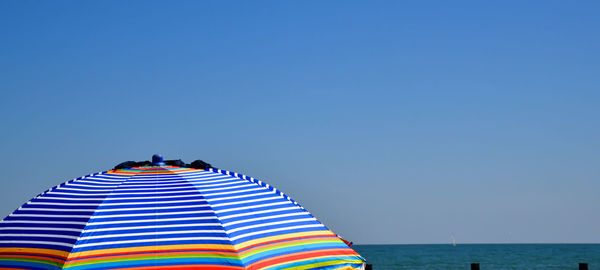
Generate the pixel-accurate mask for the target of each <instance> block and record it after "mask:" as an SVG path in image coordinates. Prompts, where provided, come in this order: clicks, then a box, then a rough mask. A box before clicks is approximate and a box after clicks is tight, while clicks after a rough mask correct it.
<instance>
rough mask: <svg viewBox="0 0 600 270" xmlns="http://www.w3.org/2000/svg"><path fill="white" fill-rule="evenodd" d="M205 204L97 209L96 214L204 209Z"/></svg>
mask: <svg viewBox="0 0 600 270" xmlns="http://www.w3.org/2000/svg"><path fill="white" fill-rule="evenodd" d="M206 206H207V204H199V205H176V206H162V207H136V208H118V209H98V210H96V212H97V213H98V212H100V213H112V212H123V211H140V210H160V209H180V208H191V207H206Z"/></svg>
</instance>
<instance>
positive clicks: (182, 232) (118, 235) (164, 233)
mask: <svg viewBox="0 0 600 270" xmlns="http://www.w3.org/2000/svg"><path fill="white" fill-rule="evenodd" d="M195 233H225V231H224V230H188V231H166V232H144V233H120V234H106V235H92V236H84V237H80V238H79V240H89V239H104V238H112V237H129V236H145V235H167V234H195ZM158 240H160V238H158Z"/></svg>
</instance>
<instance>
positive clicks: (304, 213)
mask: <svg viewBox="0 0 600 270" xmlns="http://www.w3.org/2000/svg"><path fill="white" fill-rule="evenodd" d="M261 212H262V211H261ZM252 214H253V215H255V214H256V212H254V213H252ZM303 215H308V212H296V213H289V214H282V215H274V216H266V217H259V218H249V219H244V220H238V221H232V222H227V223H223V226H224V227H227V226H231V225H235V224H240V223H247V222H253V221H258V220H266V219H274V218H282V217H292V216H303Z"/></svg>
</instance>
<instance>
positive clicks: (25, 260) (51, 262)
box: [0, 257, 62, 266]
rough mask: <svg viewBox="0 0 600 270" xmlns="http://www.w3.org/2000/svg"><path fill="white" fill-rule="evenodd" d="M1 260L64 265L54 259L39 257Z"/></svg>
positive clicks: (3, 259) (0, 259) (4, 259)
mask: <svg viewBox="0 0 600 270" xmlns="http://www.w3.org/2000/svg"><path fill="white" fill-rule="evenodd" d="M0 261H13V262H31V263H43V264H49V265H53V266H62V264H61V263H57V262H53V261H46V260H38V259H29V258H10V257H9V258H6V257H4V258H0Z"/></svg>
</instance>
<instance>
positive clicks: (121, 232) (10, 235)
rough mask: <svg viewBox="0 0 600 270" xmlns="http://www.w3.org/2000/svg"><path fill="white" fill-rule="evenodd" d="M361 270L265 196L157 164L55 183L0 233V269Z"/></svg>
mask: <svg viewBox="0 0 600 270" xmlns="http://www.w3.org/2000/svg"><path fill="white" fill-rule="evenodd" d="M349 222H351V221H350V220H349ZM363 267H364V266H363V259H362V258H361V257H360V256H359V255H358V254H357V253H356V252H354V250H352V249H351V248H350V247H349V246H348V245H347V244H346V243H345V242H344V241H343V240H342V239H340V238H339V237H338V236H337V235H336V234H334V233H333V232H331V231H330V230H329V229H328V228H327V227H325V225H323V224H322V223H320V222H319V221H318V220H317V219H315V217H313V216H312V215H311V214H310V213H309V212H308V211H306V210H305V209H304V208H302V206H300V205H299V204H298V203H296V202H295V201H293V200H292V199H291V198H290V197H288V196H287V195H285V194H283V193H282V192H281V191H279V190H277V189H275V188H274V187H272V186H270V185H268V184H266V183H264V182H262V181H260V180H257V179H254V178H252V177H249V176H246V175H242V174H238V173H234V172H230V171H225V170H220V169H216V168H212V167H211V166H210V164H207V163H205V162H202V161H195V162H192V163H191V164H185V163H183V162H182V161H181V160H172V161H163V160H162V157H161V156H160V155H155V156H154V157H153V160H152V162H148V161H146V162H133V161H129V162H124V163H121V164H119V165H118V166H116V167H115V168H114V169H112V170H109V171H105V172H100V173H94V174H90V175H87V176H84V177H79V178H77V179H73V180H69V181H67V182H64V183H62V184H60V185H58V186H55V187H53V188H51V189H48V190H46V191H45V192H43V193H41V194H40V195H38V196H36V197H35V198H33V199H31V200H30V201H28V202H27V203H25V204H24V205H23V206H21V207H19V208H18V209H17V210H16V211H14V212H13V213H12V214H10V215H9V216H7V217H6V218H5V219H4V220H3V221H2V222H1V223H0V269H71V270H76V269H130V270H134V269H135V270H138V269H362V268H363Z"/></svg>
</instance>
